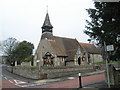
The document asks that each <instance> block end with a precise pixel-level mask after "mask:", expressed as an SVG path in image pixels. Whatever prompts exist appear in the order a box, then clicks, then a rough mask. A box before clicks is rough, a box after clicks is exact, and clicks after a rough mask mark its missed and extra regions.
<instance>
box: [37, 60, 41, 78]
mask: <svg viewBox="0 0 120 90" xmlns="http://www.w3.org/2000/svg"><path fill="white" fill-rule="evenodd" d="M37 63H39V64H38V66H39V67H38V78H40V60H37Z"/></svg>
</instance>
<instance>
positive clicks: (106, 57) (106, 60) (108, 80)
mask: <svg viewBox="0 0 120 90" xmlns="http://www.w3.org/2000/svg"><path fill="white" fill-rule="evenodd" d="M104 50H105V62H106V72H107V83H108V88H110V76H109V69H108V56H107V48H106V43H105V41H104Z"/></svg>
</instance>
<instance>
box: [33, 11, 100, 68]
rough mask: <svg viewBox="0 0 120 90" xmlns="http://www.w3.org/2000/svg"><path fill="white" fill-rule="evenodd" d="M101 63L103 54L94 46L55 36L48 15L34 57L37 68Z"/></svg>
mask: <svg viewBox="0 0 120 90" xmlns="http://www.w3.org/2000/svg"><path fill="white" fill-rule="evenodd" d="M101 61H102V56H101V52H100V50H99V49H98V48H97V47H96V46H95V45H94V44H89V43H79V42H78V41H77V40H76V39H72V38H65V37H59V36H54V35H53V26H52V24H51V22H50V18H49V14H48V13H47V14H46V17H45V21H44V23H43V26H42V35H41V39H40V42H39V45H38V47H37V50H36V53H35V57H34V65H35V66H37V65H40V66H62V65H63V66H66V65H81V64H91V63H94V62H101Z"/></svg>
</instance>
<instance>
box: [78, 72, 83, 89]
mask: <svg viewBox="0 0 120 90" xmlns="http://www.w3.org/2000/svg"><path fill="white" fill-rule="evenodd" d="M78 75H79V88H82V82H81V73H79V74H78Z"/></svg>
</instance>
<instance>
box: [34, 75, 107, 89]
mask: <svg viewBox="0 0 120 90" xmlns="http://www.w3.org/2000/svg"><path fill="white" fill-rule="evenodd" d="M104 80H105V76H104V74H96V75H91V76H85V77H82V85H83V86H85V85H89V84H93V83H97V82H102V81H104ZM78 81H79V79H78V78H75V79H71V80H66V81H61V82H53V83H49V84H47V85H41V86H36V88H78V87H79V82H78Z"/></svg>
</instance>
